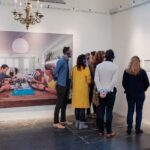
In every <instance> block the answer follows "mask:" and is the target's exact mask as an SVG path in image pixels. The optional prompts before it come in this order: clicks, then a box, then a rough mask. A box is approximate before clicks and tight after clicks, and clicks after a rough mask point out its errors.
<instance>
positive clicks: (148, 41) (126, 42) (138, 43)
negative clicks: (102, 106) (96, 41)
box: [112, 4, 150, 124]
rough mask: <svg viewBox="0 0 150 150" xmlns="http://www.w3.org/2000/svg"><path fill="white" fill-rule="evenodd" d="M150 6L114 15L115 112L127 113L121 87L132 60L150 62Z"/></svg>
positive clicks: (146, 119)
mask: <svg viewBox="0 0 150 150" xmlns="http://www.w3.org/2000/svg"><path fill="white" fill-rule="evenodd" d="M149 14H150V4H146V5H142V6H140V7H137V8H133V9H130V10H128V11H124V12H120V13H118V14H116V15H113V19H112V20H113V28H112V30H113V48H114V49H115V50H116V63H117V64H118V65H119V70H120V71H119V81H118V95H117V101H116V104H115V111H116V112H117V113H120V114H122V115H126V113H127V103H126V98H125V94H124V93H123V92H124V91H123V88H122V85H121V82H122V75H123V71H124V69H125V68H126V67H127V65H128V63H129V60H130V58H131V57H132V56H133V55H138V56H139V57H140V58H141V60H142V62H141V63H142V67H143V68H144V67H145V66H144V62H143V61H144V60H147V59H148V60H150V51H149V50H150V17H149ZM149 100H150V89H149V90H148V91H147V93H146V101H145V105H144V114H143V117H144V118H143V120H144V122H145V123H148V124H150V115H149V113H150V109H149V108H150V101H149Z"/></svg>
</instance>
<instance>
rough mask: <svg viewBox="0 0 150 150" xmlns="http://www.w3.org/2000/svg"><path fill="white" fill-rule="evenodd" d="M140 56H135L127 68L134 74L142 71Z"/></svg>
mask: <svg viewBox="0 0 150 150" xmlns="http://www.w3.org/2000/svg"><path fill="white" fill-rule="evenodd" d="M140 69H141V66H140V58H139V57H138V56H133V57H132V58H131V61H130V63H129V66H128V68H127V72H128V73H129V74H132V75H137V74H138V73H139V72H140Z"/></svg>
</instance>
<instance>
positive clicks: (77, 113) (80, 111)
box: [75, 108, 85, 121]
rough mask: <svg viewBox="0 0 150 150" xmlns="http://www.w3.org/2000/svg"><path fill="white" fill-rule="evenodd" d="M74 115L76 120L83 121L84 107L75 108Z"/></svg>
mask: <svg viewBox="0 0 150 150" xmlns="http://www.w3.org/2000/svg"><path fill="white" fill-rule="evenodd" d="M75 117H76V120H79V121H85V109H84V108H75Z"/></svg>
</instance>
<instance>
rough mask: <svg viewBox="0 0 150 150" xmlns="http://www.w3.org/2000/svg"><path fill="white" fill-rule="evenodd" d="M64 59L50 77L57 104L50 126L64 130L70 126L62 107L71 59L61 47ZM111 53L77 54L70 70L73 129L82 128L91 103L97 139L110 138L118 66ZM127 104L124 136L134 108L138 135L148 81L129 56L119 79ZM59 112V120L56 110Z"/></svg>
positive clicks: (136, 61) (129, 130)
mask: <svg viewBox="0 0 150 150" xmlns="http://www.w3.org/2000/svg"><path fill="white" fill-rule="evenodd" d="M63 54H64V56H63V57H62V58H61V59H60V60H59V61H58V62H57V65H56V68H55V70H54V77H55V79H56V82H57V86H56V90H57V96H58V100H57V104H56V107H55V111H54V124H53V125H54V127H56V128H65V125H70V124H72V123H71V122H68V121H66V106H67V95H68V91H69V88H68V83H69V82H68V81H69V80H68V79H69V78H68V77H69V75H68V74H69V68H68V59H69V57H71V50H70V48H69V47H64V49H63ZM114 59H115V54H114V51H113V50H112V49H109V50H107V51H105V52H104V51H98V52H91V54H81V55H79V56H78V58H77V63H76V65H75V66H74V67H73V69H72V74H71V78H72V107H73V108H74V109H75V119H76V122H75V127H76V128H78V129H86V128H88V125H87V124H86V117H85V116H86V115H85V114H86V110H87V114H88V115H89V114H90V113H91V112H90V107H91V103H93V110H94V114H95V115H96V125H97V127H98V129H99V136H104V135H105V128H106V137H108V138H110V137H114V136H115V132H114V131H113V130H112V119H113V107H114V103H115V99H116V93H117V85H116V84H117V80H118V66H117V65H116V64H115V63H114V62H113V61H114ZM122 85H123V88H124V89H125V94H126V97H127V104H128V114H127V134H131V133H132V128H133V113H134V109H135V107H136V124H135V133H136V134H141V133H143V130H142V129H141V122H142V110H143V104H144V100H145V91H146V90H147V88H148V87H149V79H148V76H147V74H146V72H145V70H144V69H142V68H141V66H140V59H139V57H138V56H133V57H132V58H131V61H130V63H129V66H128V67H127V69H125V71H124V74H123V79H122ZM60 109H61V120H59V111H60Z"/></svg>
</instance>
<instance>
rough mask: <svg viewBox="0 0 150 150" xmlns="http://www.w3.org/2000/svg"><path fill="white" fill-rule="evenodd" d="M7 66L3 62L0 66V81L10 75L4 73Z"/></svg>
mask: <svg viewBox="0 0 150 150" xmlns="http://www.w3.org/2000/svg"><path fill="white" fill-rule="evenodd" d="M8 69H9V67H8V65H6V64H3V65H2V66H1V68H0V81H2V80H4V79H5V78H10V76H8V75H6V72H7V71H8Z"/></svg>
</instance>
